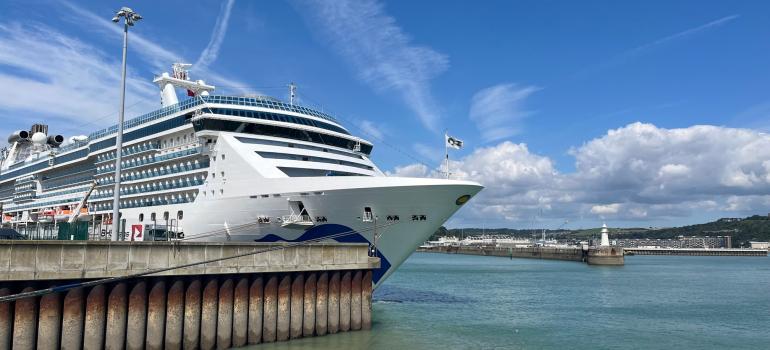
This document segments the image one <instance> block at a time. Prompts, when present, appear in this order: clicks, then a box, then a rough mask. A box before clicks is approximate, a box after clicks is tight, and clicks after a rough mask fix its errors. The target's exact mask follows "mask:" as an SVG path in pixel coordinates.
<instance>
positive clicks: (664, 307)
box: [253, 253, 770, 350]
mask: <svg viewBox="0 0 770 350" xmlns="http://www.w3.org/2000/svg"><path fill="white" fill-rule="evenodd" d="M253 348H254V349H441V350H445V349H672V348H678V349H770V258H767V257H690V256H682V257H677V256H629V257H626V265H625V266H623V267H596V266H588V265H586V264H583V263H577V262H564V261H548V260H530V259H513V260H510V259H506V258H501V257H484V256H466V255H445V254H434V253H415V254H414V255H413V256H412V257H410V258H409V259H408V260H407V261H406V262H405V263H404V264H403V265H402V266H401V267H400V268H399V270H398V271H397V272H396V273H394V274H393V276H391V277H390V279H388V280H387V281H386V282H385V283H384V284H383V285H382V286H381V287H380V288H379V289H378V290H377V291H376V292H375V296H374V303H373V329H372V330H371V331H359V332H349V333H342V334H336V335H330V336H323V337H316V338H306V339H301V340H296V341H291V342H284V343H276V344H265V345H261V346H256V347H253Z"/></svg>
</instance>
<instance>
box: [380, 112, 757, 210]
mask: <svg viewBox="0 0 770 350" xmlns="http://www.w3.org/2000/svg"><path fill="white" fill-rule="evenodd" d="M570 154H571V155H572V156H574V157H575V169H576V170H575V171H574V172H570V173H560V172H558V171H556V170H555V168H554V165H553V161H552V160H551V159H550V158H548V157H544V156H540V155H537V154H534V153H532V152H530V150H529V149H528V148H527V146H526V145H524V144H514V143H511V142H509V141H505V142H501V143H499V144H497V145H494V146H490V147H482V148H478V149H476V150H475V151H474V152H473V153H472V154H470V155H468V156H466V157H463V158H461V159H459V160H457V161H453V162H452V164H451V169H452V173H453V178H459V179H468V180H474V181H478V182H480V183H481V184H483V185H485V186H486V189H485V190H484V191H482V192H481V194H480V195H478V196H477V198H474V200H473V201H472V202H471V204H470V205H469V206H468V207H467V208H464V209H463V211H462V212H461V213H460V214H459V215H460V217H459V218H458V219H457V220H456V221H461V222H462V221H467V222H478V220H477V219H480V218H484V219H485V220H488V221H493V220H500V221H508V222H512V223H513V222H515V223H519V224H521V225H527V224H528V222H531V220H532V218H533V217H535V216H537V217H543V218H551V219H552V220H554V221H556V220H564V219H570V221H571V222H574V221H576V220H580V218H581V217H584V218H593V219H598V218H600V217H606V218H608V219H609V218H611V219H612V220H629V221H636V222H638V221H642V220H643V221H659V222H661V223H665V222H666V221H665V220H667V219H670V218H686V217H690V216H693V215H696V214H697V215H704V213H707V214H708V215H712V216H719V215H735V212H739V213H742V214H752V213H765V212H769V211H770V135H766V134H763V133H760V132H757V131H753V130H748V129H734V128H726V127H718V126H708V125H696V126H691V127H687V128H680V129H665V128H659V127H656V126H655V125H652V124H643V123H633V124H629V125H627V126H625V127H622V128H619V129H615V130H609V131H608V132H607V134H605V135H603V136H601V137H598V138H595V139H592V140H590V141H588V142H586V143H585V144H583V145H582V146H580V147H575V148H573V149H571V150H570ZM394 174H398V175H405V176H406V175H416V176H426V177H441V176H442V175H443V174H442V173H441V169H439V168H436V169H427V168H425V167H417V166H404V167H399V168H396V169H395V171H394Z"/></svg>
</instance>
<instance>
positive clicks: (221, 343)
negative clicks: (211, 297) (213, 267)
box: [217, 278, 233, 349]
mask: <svg viewBox="0 0 770 350" xmlns="http://www.w3.org/2000/svg"><path fill="white" fill-rule="evenodd" d="M232 336H233V279H232V278H228V279H225V280H224V281H222V284H221V285H220V286H219V305H218V306H217V349H229V348H230V345H231V344H232Z"/></svg>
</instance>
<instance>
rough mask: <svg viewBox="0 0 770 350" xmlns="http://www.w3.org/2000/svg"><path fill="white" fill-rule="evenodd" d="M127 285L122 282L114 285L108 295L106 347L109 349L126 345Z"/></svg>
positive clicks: (115, 349) (121, 347) (116, 349)
mask: <svg viewBox="0 0 770 350" xmlns="http://www.w3.org/2000/svg"><path fill="white" fill-rule="evenodd" d="M126 289H127V286H126V284H125V283H124V282H120V283H118V284H116V285H114V286H113V287H112V290H110V294H109V296H108V297H107V329H106V336H105V337H104V348H105V349H107V350H113V349H114V350H118V349H123V347H124V346H125V345H126V308H127V304H128V299H127V297H126Z"/></svg>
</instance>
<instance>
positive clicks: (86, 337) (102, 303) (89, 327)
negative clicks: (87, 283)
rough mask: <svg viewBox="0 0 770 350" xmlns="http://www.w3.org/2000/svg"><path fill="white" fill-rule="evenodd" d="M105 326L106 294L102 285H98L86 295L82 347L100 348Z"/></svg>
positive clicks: (87, 348) (88, 348)
mask: <svg viewBox="0 0 770 350" xmlns="http://www.w3.org/2000/svg"><path fill="white" fill-rule="evenodd" d="M106 327H107V296H106V291H105V287H104V285H98V286H95V287H93V288H91V290H90V291H89V292H88V296H87V297H86V318H85V324H84V326H83V349H84V350H91V349H94V350H95V349H101V348H103V346H104V332H105V329H106Z"/></svg>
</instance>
